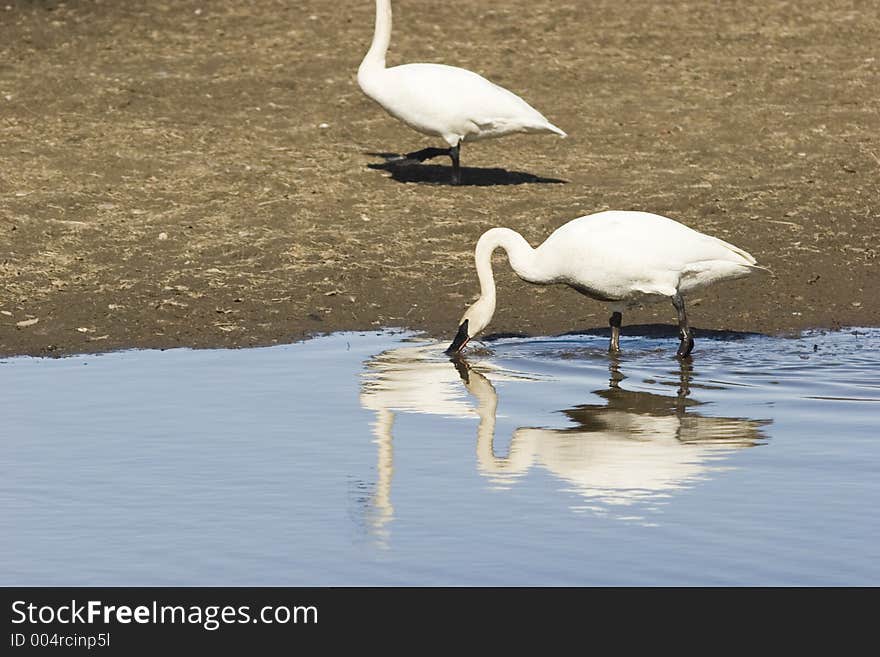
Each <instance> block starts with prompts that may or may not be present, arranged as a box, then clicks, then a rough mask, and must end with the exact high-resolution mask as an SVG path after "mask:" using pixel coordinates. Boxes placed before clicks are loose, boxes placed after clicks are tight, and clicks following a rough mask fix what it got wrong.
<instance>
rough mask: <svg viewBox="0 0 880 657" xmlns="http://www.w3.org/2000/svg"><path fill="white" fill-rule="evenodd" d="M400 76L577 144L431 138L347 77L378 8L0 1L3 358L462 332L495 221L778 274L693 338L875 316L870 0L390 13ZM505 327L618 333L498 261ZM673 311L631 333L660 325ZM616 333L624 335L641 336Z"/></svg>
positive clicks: (415, 2) (714, 307)
mask: <svg viewBox="0 0 880 657" xmlns="http://www.w3.org/2000/svg"><path fill="white" fill-rule="evenodd" d="M394 8H395V26H394V34H393V37H392V48H391V52H390V54H389V64H396V63H404V62H412V61H435V62H444V63H448V64H454V65H459V66H464V67H467V68H470V69H473V70H475V71H477V72H479V73H481V74H483V75H485V76H486V77H488V78H490V79H492V80H493V81H495V82H497V83H499V84H502V85H504V86H506V87H508V88H509V89H511V90H513V91H515V92H516V93H518V94H520V95H521V96H523V97H524V98H525V99H526V100H528V101H529V102H531V103H532V104H533V105H535V106H536V107H537V108H538V109H539V110H540V111H541V112H543V113H544V114H545V115H546V116H547V117H548V118H549V119H550V120H551V121H553V122H554V123H556V124H557V125H559V126H560V127H562V128H563V129H564V130H566V131H567V132H568V133H569V134H570V135H571V137H570V138H569V139H566V140H561V139H558V138H555V137H552V136H516V137H508V138H505V139H503V140H497V141H490V142H480V143H477V144H470V145H469V144H465V146H464V148H463V154H462V163H463V165H464V167H465V170H464V175H465V183H466V184H465V185H463V186H461V187H453V186H450V185H448V184H446V183H447V181H448V174H449V168H448V161H437V162H436V163H432V164H426V165H423V166H421V167H412V168H407V169H401V170H398V171H388V170H385V168H383V163H384V160H383V158H382V157H381V156H380V155H377V154H378V153H383V152H406V151H411V150H416V149H419V148H423V147H425V146H430V145H440V144H438V143H437V142H432V141H431V140H430V139H429V138H426V137H424V136H422V135H419V134H417V133H415V132H413V131H411V130H410V129H408V128H406V127H405V126H403V125H401V124H399V123H398V122H396V121H395V120H394V119H392V118H390V117H389V116H387V115H386V114H385V113H384V112H383V111H382V110H381V109H380V108H379V107H378V106H377V105H375V104H374V103H372V101H370V100H369V99H367V98H366V97H365V96H363V94H362V93H361V92H360V90H359V88H358V86H357V82H356V80H355V74H356V70H357V66H358V64H359V62H360V59H361V58H362V57H363V54H364V53H365V52H366V49H367V47H368V45H369V42H370V38H371V35H372V29H373V15H374V4H373V2H372V0H341V1H339V2H327V0H320V1H319V0H303V1H297V0H285V1H281V0H263V1H259V2H249V1H248V2H245V1H244V0H215V1H213V2H210V3H209V2H190V1H188V0H187V1H175V2H164V3H162V2H149V3H147V2H122V1H121V0H119V1H109V0H104V1H103V2H98V1H96V0H95V1H92V2H85V1H83V2H76V1H69V2H66V3H61V2H35V1H24V0H0V234H2V241H0V313H2V314H0V355H13V354H54V355H58V354H68V353H75V352H90V351H104V350H109V349H118V348H130V347H176V346H193V347H209V346H248V345H267V344H273V343H283V342H290V341H293V340H296V339H300V338H302V337H305V336H307V335H310V334H315V333H323V332H329V331H334V330H341V329H371V328H377V327H406V328H412V329H419V330H424V331H426V332H428V334H430V335H434V336H437V337H441V338H449V337H451V336H452V334H453V333H454V330H455V327H456V324H457V321H458V319H459V317H460V315H461V313H462V311H463V309H464V308H465V306H466V305H467V304H468V303H469V302H470V301H471V300H472V299H473V298H474V297H475V295H476V294H477V293H478V290H479V287H478V284H477V281H476V276H475V273H474V270H473V256H472V250H473V245H474V243H475V241H476V239H477V238H478V237H479V235H480V234H481V232H482V231H484V230H486V229H488V228H490V227H492V226H496V225H505V226H509V227H511V228H514V229H516V230H519V231H521V232H522V233H523V234H524V235H525V237H526V238H527V239H528V240H530V241H531V242H532V244H537V243H539V242H540V241H541V240H542V239H544V238H545V237H546V236H547V235H549V233H550V232H551V231H552V230H553V229H554V228H556V227H558V226H560V225H562V224H563V223H565V222H566V221H568V220H569V219H572V218H574V217H577V216H580V215H582V214H588V213H591V212H595V211H598V210H603V209H609V208H614V209H639V210H650V211H653V212H657V213H660V214H665V215H668V216H671V217H673V218H676V219H678V220H680V221H682V222H684V223H686V224H688V225H690V226H692V227H694V228H697V229H698V230H702V231H704V232H708V233H710V234H713V235H716V236H718V237H721V238H722V239H725V240H728V241H731V242H733V243H735V244H737V245H739V246H741V247H743V248H745V249H746V250H748V251H750V252H751V253H752V254H754V255H755V256H756V257H757V258H758V260H759V262H760V263H762V264H764V265H766V266H768V267H770V268H771V269H772V270H773V276H772V277H754V278H752V279H748V280H743V281H737V282H733V283H727V284H722V285H719V286H716V287H715V288H712V289H709V290H707V291H706V292H705V293H704V294H701V295H699V298H695V299H692V300H691V304H690V305H691V308H690V314H691V319H692V322H693V324H694V325H695V326H696V327H697V334H698V336H699V329H700V328H703V329H729V330H756V331H762V332H767V333H779V332H787V331H791V330H797V329H801V328H806V327H829V328H833V327H837V326H840V325H860V326H869V325H870V326H877V325H880V302H878V295H877V290H878V288H880V286H878V283H880V273H878V272H880V270H878V262H877V251H878V248H880V246H878V233H880V99H878V92H880V74H878V71H880V59H878V58H880V51H878V47H877V46H878V38H880V37H878V35H880V12H877V11H876V4H875V3H873V2H846V1H834V2H832V1H830V0H804V1H803V2H779V1H770V2H734V1H731V2H722V3H718V2H708V1H697V0H685V1H680V2H663V3H657V2H654V1H647V0H636V1H634V2H628V3H623V2H618V1H617V0H596V1H593V2H564V1H559V0H528V1H527V0H505V1H504V2H500V1H499V2H494V1H493V2H458V3H448V2H427V1H425V0H396V2H395V4H394ZM496 272H497V277H498V281H499V301H500V305H499V309H498V313H497V314H496V318H495V320H494V322H493V324H492V325H491V327H490V330H492V331H497V332H504V331H517V332H525V333H533V334H534V333H556V332H565V331H571V330H577V329H590V328H595V327H604V326H606V325H607V313H606V310H605V308H604V306H603V305H602V304H600V303H598V302H594V301H590V300H588V299H585V298H583V297H581V296H579V295H578V294H576V293H575V292H573V291H571V290H568V289H564V288H559V287H551V288H537V287H535V286H529V285H527V284H525V283H522V282H521V281H519V280H518V279H517V278H516V277H515V275H514V274H513V273H512V272H511V271H510V269H509V267H507V265H506V263H504V262H503V260H502V258H501V256H500V255H499V256H498V257H497V260H496ZM674 317H675V315H674V311H673V309H672V307H671V305H670V306H669V307H667V306H666V305H665V304H664V305H660V306H650V307H648V308H645V309H643V310H640V311H636V312H632V313H629V314H627V315H625V316H624V324H625V325H626V324H652V323H661V324H671V323H672V322H673V320H674ZM624 332H626V326H625V327H624Z"/></svg>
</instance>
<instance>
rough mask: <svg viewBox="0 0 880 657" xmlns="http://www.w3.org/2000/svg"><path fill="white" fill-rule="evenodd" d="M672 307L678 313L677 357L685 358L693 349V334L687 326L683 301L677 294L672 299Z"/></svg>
mask: <svg viewBox="0 0 880 657" xmlns="http://www.w3.org/2000/svg"><path fill="white" fill-rule="evenodd" d="M672 305H673V306H675V310H676V311H677V312H678V335H679V338H680V339H681V342H680V343H679V345H678V357H679V358H687V357H688V356H689V355H690V353H691V351H693V349H694V334H693V332H692V331H691V328H690V326H688V318H687V313H686V312H685V310H684V299H682V297H681V295H680V294H678V292H676V293H675V296H674V297H672Z"/></svg>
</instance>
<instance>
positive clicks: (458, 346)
mask: <svg viewBox="0 0 880 657" xmlns="http://www.w3.org/2000/svg"><path fill="white" fill-rule="evenodd" d="M468 340H470V336H468V320H464V321H463V322H462V323H461V326H459V327H458V333H456V334H455V339H454V340H453V341H452V344H451V345H449V349H447V350H446V353H447V354H448V355H450V356H453V355H455V354H457V353H458V352H460V351H461V350H462V349H464V346H465V345H466V344H467V342H468Z"/></svg>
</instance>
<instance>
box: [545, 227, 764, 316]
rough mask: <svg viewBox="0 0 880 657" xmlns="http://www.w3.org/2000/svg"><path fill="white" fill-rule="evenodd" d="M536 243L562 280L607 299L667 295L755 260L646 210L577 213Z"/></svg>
mask: <svg viewBox="0 0 880 657" xmlns="http://www.w3.org/2000/svg"><path fill="white" fill-rule="evenodd" d="M538 248H539V250H540V251H541V252H542V254H547V255H546V257H547V258H548V260H551V261H553V262H556V263H558V267H559V269H558V276H559V279H560V281H561V282H566V283H569V284H573V285H575V286H577V285H576V284H577V283H580V284H581V286H582V287H585V288H588V289H590V290H594V291H596V292H598V293H600V296H605V297H607V298H611V299H614V298H617V299H625V298H629V297H631V296H633V294H636V295H638V294H639V293H641V294H646V295H662V296H671V295H672V294H674V293H675V292H676V290H681V291H686V290H687V289H689V288H694V287H700V286H702V285H706V284H709V283H711V282H713V281H716V280H722V279H725V278H737V277H739V276H744V275H746V274H748V273H749V272H750V271H751V270H752V269H754V268H755V266H754V265H755V259H754V258H753V257H752V256H751V255H750V254H748V253H746V252H745V251H743V250H742V249H740V248H738V247H735V246H733V245H732V244H728V243H727V242H724V241H723V240H720V239H717V238H715V237H711V236H709V235H705V234H703V233H700V232H698V231H696V230H693V229H692V228H689V227H688V226H685V225H684V224H681V223H679V222H677V221H674V220H672V219H668V218H667V217H662V216H660V215H655V214H650V213H647V212H622V211H609V212H600V213H597V214H593V215H588V216H585V217H580V218H579V219H575V220H573V221H570V222H569V223H567V224H565V225H564V226H562V227H561V228H559V229H558V230H557V231H556V232H554V233H553V234H552V235H551V236H550V237H549V238H548V239H547V241H546V242H544V244H542V245H541V246H540V247H538Z"/></svg>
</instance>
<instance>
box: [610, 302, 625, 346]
mask: <svg viewBox="0 0 880 657" xmlns="http://www.w3.org/2000/svg"><path fill="white" fill-rule="evenodd" d="M622 321H623V315H621V314H620V313H619V312H613V313H611V319H609V320H608V324H609V326H611V342H610V343H609V344H608V352H609V353H612V354H619V353H620V325H621V323H622Z"/></svg>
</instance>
